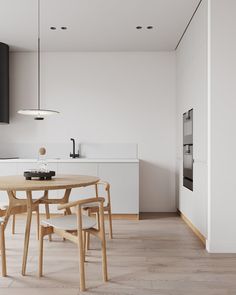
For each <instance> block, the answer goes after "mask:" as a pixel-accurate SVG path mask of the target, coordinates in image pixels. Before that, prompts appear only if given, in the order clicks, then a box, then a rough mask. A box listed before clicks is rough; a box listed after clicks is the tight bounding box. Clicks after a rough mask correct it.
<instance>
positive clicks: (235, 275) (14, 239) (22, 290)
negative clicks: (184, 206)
mask: <svg viewBox="0 0 236 295" xmlns="http://www.w3.org/2000/svg"><path fill="white" fill-rule="evenodd" d="M35 221H36V220H35V217H34V216H33V223H35ZM106 226H108V224H107V223H106ZM24 227H25V216H22V217H21V216H19V220H18V223H17V233H18V234H17V235H14V236H12V235H11V228H10V227H9V228H7V231H6V249H7V256H8V258H9V259H8V272H9V274H11V275H9V277H6V278H0V294H1V295H16V294H19V295H20V294H24V295H32V294H33V295H42V294H43V295H79V294H85V295H96V294H97V295H235V294H236V254H209V253H207V252H206V250H205V249H204V247H203V245H202V243H201V241H199V239H198V238H197V237H196V236H195V234H194V233H192V231H191V229H189V227H188V226H187V225H186V224H185V223H184V222H183V220H181V218H180V217H179V216H177V215H176V214H155V215H154V214H151V215H150V214H147V215H145V219H142V220H139V221H137V220H114V221H113V230H114V237H113V239H107V258H108V271H109V281H108V282H107V283H106V284H103V283H102V282H101V281H102V272H101V271H100V270H101V264H100V262H101V256H100V251H101V248H100V243H99V241H97V239H95V238H93V237H92V238H91V250H89V251H88V252H87V258H86V266H85V269H86V275H87V288H88V290H87V292H86V293H80V292H79V276H78V250H77V247H76V245H74V244H73V243H71V242H69V241H65V242H63V241H62V239H61V238H57V237H56V236H53V241H52V242H51V243H50V242H49V241H47V240H46V241H45V272H44V277H43V278H41V279H39V278H38V276H37V270H38V269H37V266H38V259H37V255H38V241H37V240H36V227H35V226H33V227H32V239H31V247H30V250H29V262H28V276H26V277H22V276H21V274H20V269H21V261H20V260H19V257H18V256H19V255H21V252H22V246H23V240H24ZM107 232H108V228H107ZM65 252H66V255H65Z"/></svg>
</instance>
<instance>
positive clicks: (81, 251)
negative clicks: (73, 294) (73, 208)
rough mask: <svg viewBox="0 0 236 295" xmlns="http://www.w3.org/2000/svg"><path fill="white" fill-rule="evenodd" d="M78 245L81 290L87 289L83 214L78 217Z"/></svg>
mask: <svg viewBox="0 0 236 295" xmlns="http://www.w3.org/2000/svg"><path fill="white" fill-rule="evenodd" d="M78 247H79V272H80V291H81V292H83V291H85V272H84V243H83V233H82V218H81V214H79V217H78Z"/></svg>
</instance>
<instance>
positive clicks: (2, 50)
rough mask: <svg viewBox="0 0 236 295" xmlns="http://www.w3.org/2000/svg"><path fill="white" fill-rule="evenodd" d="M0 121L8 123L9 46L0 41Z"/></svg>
mask: <svg viewBox="0 0 236 295" xmlns="http://www.w3.org/2000/svg"><path fill="white" fill-rule="evenodd" d="M0 123H6V124H8V123H9V46H8V45H7V44H4V43H1V42H0Z"/></svg>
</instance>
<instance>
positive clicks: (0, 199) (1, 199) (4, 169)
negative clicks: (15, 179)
mask: <svg viewBox="0 0 236 295" xmlns="http://www.w3.org/2000/svg"><path fill="white" fill-rule="evenodd" d="M8 175H17V167H16V163H9V162H8V163H0V176H8ZM7 204H8V196H7V193H6V192H3V191H0V206H3V205H7Z"/></svg>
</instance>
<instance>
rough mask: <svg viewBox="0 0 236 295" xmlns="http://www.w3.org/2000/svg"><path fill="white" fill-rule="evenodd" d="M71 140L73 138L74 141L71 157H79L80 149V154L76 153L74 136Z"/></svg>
mask: <svg viewBox="0 0 236 295" xmlns="http://www.w3.org/2000/svg"><path fill="white" fill-rule="evenodd" d="M70 140H72V142H73V153H70V157H71V158H73V159H75V158H79V151H78V154H76V153H75V140H74V138H71V139H70Z"/></svg>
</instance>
